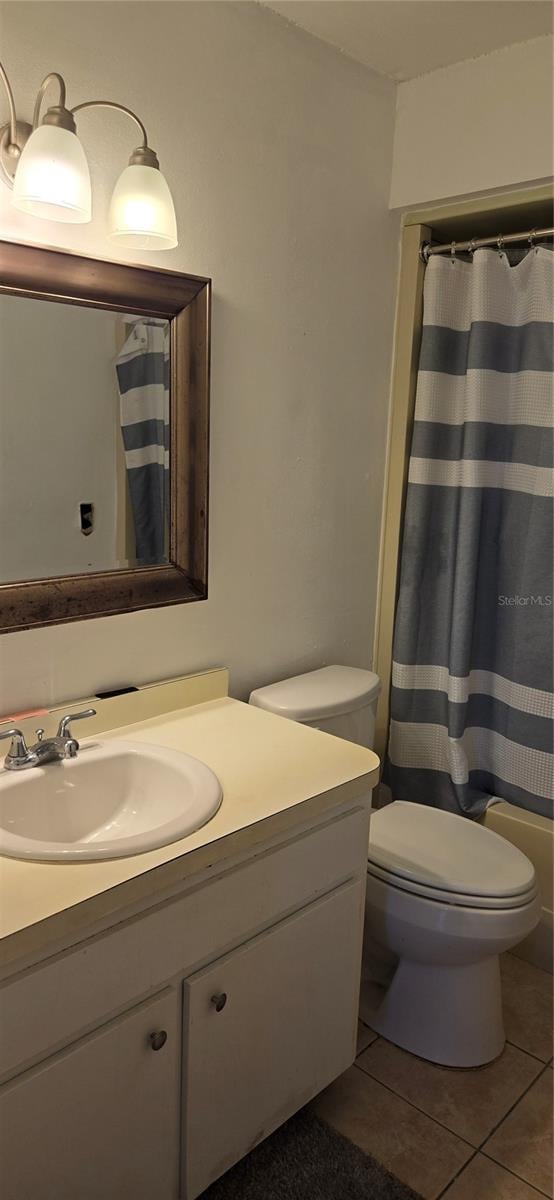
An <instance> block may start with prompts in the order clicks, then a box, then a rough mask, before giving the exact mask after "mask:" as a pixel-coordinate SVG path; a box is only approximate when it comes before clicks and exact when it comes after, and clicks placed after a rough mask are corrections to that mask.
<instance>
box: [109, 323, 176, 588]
mask: <svg viewBox="0 0 554 1200" xmlns="http://www.w3.org/2000/svg"><path fill="white" fill-rule="evenodd" d="M116 373H117V382H118V387H119V396H120V409H121V432H122V435H123V444H124V447H125V465H126V468H127V476H128V479H129V490H130V494H131V504H132V508H133V518H134V525H135V540H136V558H137V564H139V565H141V566H145V565H148V564H154V563H162V562H165V561H166V558H167V546H166V542H167V524H168V521H167V517H168V498H169V325H168V322H167V321H158V320H156V319H155V318H144V319H141V320H135V321H133V324H132V326H131V328H130V330H129V332H128V336H127V338H126V340H125V343H124V345H123V347H122V349H121V351H120V353H119V354H118V356H117V362H116Z"/></svg>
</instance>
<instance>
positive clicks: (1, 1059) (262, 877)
mask: <svg viewBox="0 0 554 1200" xmlns="http://www.w3.org/2000/svg"><path fill="white" fill-rule="evenodd" d="M363 803H364V802H363V801H362V804H363ZM368 820H369V809H368V807H360V808H359V809H356V810H354V811H352V810H351V811H350V812H348V813H347V814H339V815H336V816H335V817H334V818H332V819H330V820H329V821H328V822H327V823H326V824H325V825H321V826H319V827H316V829H311V830H309V831H308V832H307V833H305V834H303V835H301V836H298V837H297V838H296V839H295V840H294V841H288V842H287V843H285V844H284V845H280V846H276V847H273V848H270V849H266V850H261V851H260V852H259V853H257V854H256V856H255V857H252V858H251V859H249V860H247V861H246V862H245V863H242V864H239V865H238V866H236V867H235V868H233V869H231V870H229V871H228V872H227V873H226V874H224V875H220V876H219V877H216V878H215V879H212V880H210V881H209V882H206V883H204V884H203V885H202V886H198V884H197V885H196V888H195V890H189V891H188V892H186V893H185V894H184V895H182V896H181V897H180V898H179V899H177V900H172V901H171V902H168V903H167V904H165V905H163V906H161V907H159V908H157V909H154V910H150V911H148V910H147V911H146V912H145V913H144V914H142V915H140V916H138V917H135V918H133V919H132V920H130V921H127V922H126V923H125V924H121V925H119V926H118V927H117V929H116V930H114V931H113V932H109V933H106V934H102V935H101V936H99V937H96V938H94V939H90V940H89V941H88V942H83V944H82V945H81V946H80V947H79V948H78V949H76V950H73V951H68V952H67V953H66V954H64V955H62V956H60V957H59V958H57V959H52V960H51V961H50V962H48V963H46V964H43V965H42V966H40V967H37V968H36V969H34V970H30V971H28V972H26V974H25V975H22V976H20V978H19V979H17V980H15V981H14V982H12V983H6V984H5V985H4V986H3V988H2V989H1V990H0V1078H2V1077H3V1078H4V1079H5V1078H8V1077H9V1076H10V1075H12V1074H14V1073H15V1072H16V1071H18V1070H22V1069H23V1068H24V1067H25V1066H29V1065H31V1064H32V1063H33V1062H36V1061H38V1060H39V1059H40V1058H41V1057H44V1056H45V1055H46V1054H49V1053H52V1052H53V1051H54V1050H57V1049H59V1048H60V1047H61V1046H63V1045H64V1044H66V1043H68V1042H70V1041H74V1040H75V1038H76V1037H78V1036H80V1035H81V1034H82V1033H84V1032H86V1031H87V1029H92V1028H94V1026H95V1025H98V1024H100V1022H101V1021H103V1020H106V1019H107V1018H108V1017H109V1016H112V1015H113V1014H114V1013H115V1012H117V1011H121V1010H122V1009H123V1008H125V1007H128V1006H129V1005H130V1004H132V1003H133V1002H134V1001H136V1000H137V999H140V997H141V996H145V995H147V994H148V993H149V992H153V991H156V990H159V988H160V987H162V986H163V985H164V984H166V983H168V982H169V981H170V980H172V979H175V978H177V977H178V976H179V975H181V976H182V975H185V974H187V972H190V971H191V970H194V969H195V967H196V966H199V965H200V964H201V963H203V962H207V961H209V960H210V959H213V958H215V957H217V956H218V955H220V954H222V953H224V952H225V951H226V950H228V949H229V948H230V947H231V946H233V945H236V944H237V943H239V942H242V941H246V940H247V938H248V937H251V936H252V935H253V934H255V933H257V932H258V931H259V930H261V929H263V928H264V927H265V926H267V925H270V924H271V923H272V922H274V921H277V920H279V919H280V918H281V917H282V916H283V915H284V914H285V913H287V912H291V911H294V909H295V908H300V907H301V906H302V905H305V904H307V903H309V901H310V900H312V899H313V898H314V897H315V896H317V895H318V894H320V895H321V894H322V893H324V892H327V891H330V890H331V889H332V888H334V887H335V886H336V885H337V884H339V883H341V882H343V881H344V880H346V879H348V878H352V876H354V875H358V876H360V877H361V876H362V874H363V875H364V878H365V867H366V858H367V840H368Z"/></svg>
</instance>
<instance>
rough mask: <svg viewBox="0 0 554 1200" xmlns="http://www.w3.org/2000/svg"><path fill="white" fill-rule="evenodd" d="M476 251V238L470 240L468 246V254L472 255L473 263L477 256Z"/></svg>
mask: <svg viewBox="0 0 554 1200" xmlns="http://www.w3.org/2000/svg"><path fill="white" fill-rule="evenodd" d="M475 249H476V247H475V238H470V240H469V246H468V253H469V254H471V258H472V261H473V255H474V254H475Z"/></svg>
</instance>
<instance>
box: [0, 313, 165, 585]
mask: <svg viewBox="0 0 554 1200" xmlns="http://www.w3.org/2000/svg"><path fill="white" fill-rule="evenodd" d="M169 357H170V351H169V321H167V320H164V319H160V318H156V317H142V316H139V315H136V314H130V313H125V314H121V315H120V314H119V313H114V312H110V310H109V309H104V308H86V307H84V306H83V305H71V304H60V303H56V302H55V301H54V302H50V301H49V302H44V301H41V300H34V299H30V298H28V297H19V296H18V297H15V298H13V297H10V296H0V379H1V380H2V394H3V396H4V403H3V404H2V406H1V407H0V548H1V553H0V583H10V582H15V581H16V580H25V579H46V578H51V577H58V576H62V575H74V574H80V573H81V572H85V571H113V570H118V569H121V568H129V567H136V566H152V565H159V564H161V563H167V562H168V554H169V365H170V363H169Z"/></svg>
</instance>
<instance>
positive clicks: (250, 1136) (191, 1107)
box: [184, 880, 365, 1200]
mask: <svg viewBox="0 0 554 1200" xmlns="http://www.w3.org/2000/svg"><path fill="white" fill-rule="evenodd" d="M364 885H365V880H363V881H358V882H356V883H350V884H345V885H344V886H343V887H341V888H338V889H337V891H335V892H332V893H331V895H329V896H326V897H324V898H323V899H321V900H318V901H316V902H315V903H313V904H310V905H309V906H308V907H307V908H304V909H302V910H301V912H299V913H296V914H295V915H294V916H292V917H289V918H288V919H287V920H285V921H282V922H280V924H279V925H276V926H274V927H273V928H272V929H270V930H268V931H267V932H266V933H263V934H260V936H259V937H256V938H254V939H253V940H252V941H250V942H247V943H246V945H244V946H242V947H240V948H239V949H238V950H236V951H233V952H232V953H231V954H229V955H227V956H226V957H224V958H221V959H219V960H218V961H217V962H215V963H212V964H211V965H210V966H209V967H207V968H205V969H204V970H202V971H199V972H198V973H197V974H196V975H193V976H191V978H190V979H188V980H187V981H186V982H185V1011H184V1020H185V1039H186V1040H185V1043H184V1045H185V1084H184V1086H185V1130H184V1194H185V1196H186V1198H187V1200H194V1197H196V1196H198V1195H199V1194H200V1193H201V1192H202V1191H203V1190H204V1188H206V1187H208V1185H209V1184H210V1183H212V1182H213V1180H214V1179H217V1177H218V1176H219V1175H221V1174H222V1173H223V1172H224V1171H226V1170H227V1169H228V1168H229V1167H230V1166H232V1164H233V1163H235V1162H237V1161H238V1159H239V1158H242V1157H243V1155H245V1154H246V1153H247V1152H248V1151H249V1150H251V1149H252V1148H253V1147H254V1146H255V1145H256V1143H257V1142H260V1141H261V1140H262V1139H263V1138H265V1137H266V1136H267V1135H268V1134H269V1133H271V1132H272V1131H273V1130H274V1129H276V1128H277V1126H278V1125H280V1124H281V1123H282V1122H283V1121H285V1120H286V1119H287V1118H288V1117H289V1116H291V1115H292V1113H294V1112H296V1111H297V1110H298V1109H299V1108H301V1107H302V1105H303V1104H305V1103H306V1102H307V1101H308V1100H309V1099H311V1097H312V1096H314V1095H315V1094H316V1093H317V1092H319V1091H321V1089H322V1088H324V1087H325V1086H326V1085H327V1084H328V1083H330V1082H331V1080H333V1079H334V1078H336V1076H337V1075H340V1073H341V1072H342V1071H344V1070H346V1068H347V1067H348V1066H349V1065H350V1064H351V1062H352V1061H353V1059H354V1054H355V1040H356V1018H357V1009H358V990H359V976H360V955H361V934H362V924H363V905H364Z"/></svg>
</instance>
